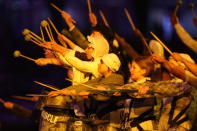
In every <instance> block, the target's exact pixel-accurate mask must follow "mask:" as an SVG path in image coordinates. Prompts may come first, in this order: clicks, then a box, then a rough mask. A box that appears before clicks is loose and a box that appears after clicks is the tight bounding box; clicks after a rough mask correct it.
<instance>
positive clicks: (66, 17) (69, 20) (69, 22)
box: [61, 11, 76, 28]
mask: <svg viewBox="0 0 197 131" xmlns="http://www.w3.org/2000/svg"><path fill="white" fill-rule="evenodd" d="M61 15H62V17H63V18H64V20H65V21H66V23H67V25H68V26H69V28H72V27H73V26H75V25H74V24H75V23H76V21H75V20H73V19H72V17H71V16H70V14H69V13H67V12H65V11H62V13H61Z"/></svg>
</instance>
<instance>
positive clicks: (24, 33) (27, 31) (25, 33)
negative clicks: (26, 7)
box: [22, 29, 30, 35]
mask: <svg viewBox="0 0 197 131" xmlns="http://www.w3.org/2000/svg"><path fill="white" fill-rule="evenodd" d="M29 33H30V30H28V29H24V30H23V32H22V34H23V35H28V34H29Z"/></svg>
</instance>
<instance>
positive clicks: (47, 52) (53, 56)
mask: <svg viewBox="0 0 197 131" xmlns="http://www.w3.org/2000/svg"><path fill="white" fill-rule="evenodd" d="M44 56H45V57H46V58H55V55H54V54H53V52H52V51H51V50H48V49H44Z"/></svg>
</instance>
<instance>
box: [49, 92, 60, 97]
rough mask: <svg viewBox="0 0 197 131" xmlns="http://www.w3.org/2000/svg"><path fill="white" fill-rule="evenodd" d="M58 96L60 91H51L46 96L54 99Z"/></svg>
mask: <svg viewBox="0 0 197 131" xmlns="http://www.w3.org/2000/svg"><path fill="white" fill-rule="evenodd" d="M60 94H61V92H60V91H51V92H49V94H48V96H49V97H55V96H58V95H60Z"/></svg>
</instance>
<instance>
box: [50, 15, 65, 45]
mask: <svg viewBox="0 0 197 131" xmlns="http://www.w3.org/2000/svg"><path fill="white" fill-rule="evenodd" d="M48 21H49V23H50V24H51V26H52V27H53V29H54V30H55V32H56V33H57V35H59V34H60V33H59V31H58V30H57V28H56V27H55V25H54V24H53V22H52V20H51V19H50V18H48ZM61 44H62V45H63V46H64V47H67V46H66V44H65V43H61Z"/></svg>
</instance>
